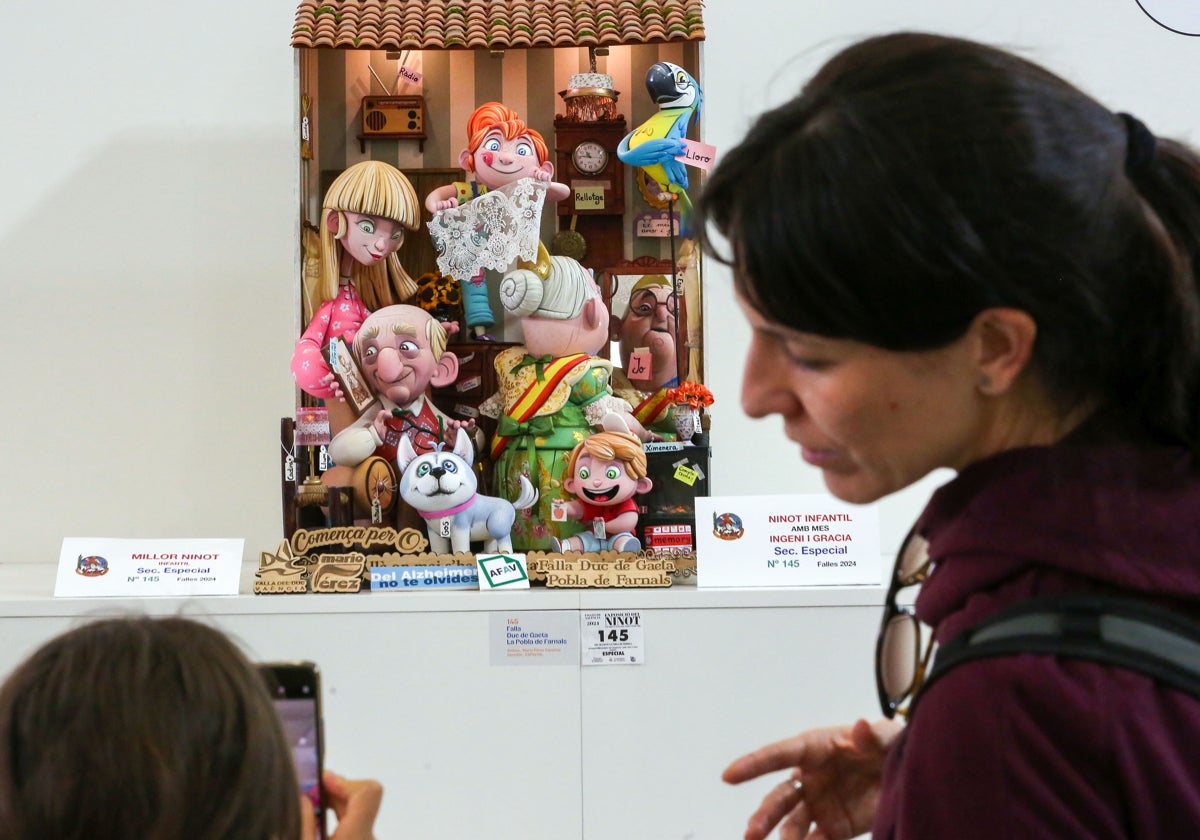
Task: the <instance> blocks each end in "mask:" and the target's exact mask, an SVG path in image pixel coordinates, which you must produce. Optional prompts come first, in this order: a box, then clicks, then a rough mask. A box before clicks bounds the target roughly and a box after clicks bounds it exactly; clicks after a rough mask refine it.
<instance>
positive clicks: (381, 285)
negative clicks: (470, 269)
mask: <svg viewBox="0 0 1200 840" xmlns="http://www.w3.org/2000/svg"><path fill="white" fill-rule="evenodd" d="M330 212H336V213H337V214H338V217H337V232H336V233H335V232H334V231H332V230H330V229H329V225H328V224H326V219H325V217H326V216H327V215H328V214H329V213H330ZM346 213H362V214H365V215H370V216H383V217H384V218H386V219H391V220H393V221H395V222H399V223H400V224H402V225H404V227H406V228H407V229H409V230H416V229H417V228H418V227H420V224H421V205H420V203H419V202H418V201H417V193H416V190H414V189H413V185H412V184H411V183H410V182H409V180H408V179H407V178H405V177H404V173H402V172H401V171H400V170H399V169H397V168H396V167H394V166H390V165H388V164H386V163H384V162H383V161H378V160H364V161H362V162H361V163H356V164H354V165H353V166H350V167H347V168H346V170H345V171H344V172H342V174H340V175H338V176H337V178H335V179H334V181H333V183H332V184H330V185H329V190H328V191H327V192H326V193H325V200H324V201H323V202H322V204H321V226H320V227H321V278H320V296H321V300H322V302H324V301H327V300H333V299H334V298H335V297H337V292H338V283H339V282H340V280H339V276H338V263H339V259H340V256H341V252H340V249H339V248H338V245H337V240H338V239H339V238H340V237H341V235H342V234H343V233H345V231H346V224H347V222H346V216H345V214H346ZM385 263H386V265H385ZM385 263H379V264H377V265H362V264H361V263H358V262H355V263H354V265H353V266H351V268H350V279H351V280H352V281H353V282H354V285H355V288H357V289H358V293H359V296H360V297H362V300H363V303H364V304H365V305H366V307H367V309H371V310H375V309H379V308H381V307H384V306H388V305H390V304H394V303H399V302H401V301H405V300H408V299H409V298H411V297H412V296H413V295H415V294H416V293H417V284H416V282H414V281H413V279H412V278H411V277H409V276H408V272H406V271H405V270H404V266H402V265H400V259H399V257H397V256H396V254H395V253H392V254H389V255H388V258H387V260H386V261H385ZM389 280H390V285H389Z"/></svg>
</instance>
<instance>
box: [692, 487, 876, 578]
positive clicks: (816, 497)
mask: <svg viewBox="0 0 1200 840" xmlns="http://www.w3.org/2000/svg"><path fill="white" fill-rule="evenodd" d="M696 570H697V573H698V575H697V579H696V583H697V585H698V586H714V587H715V586H853V585H879V584H881V583H882V582H883V564H882V562H881V560H880V553H879V509H878V507H877V506H875V505H851V504H847V503H846V502H842V501H839V500H838V499H835V498H834V497H833V496H829V495H826V494H824V493H812V494H804V495H794V496H700V497H697V498H696Z"/></svg>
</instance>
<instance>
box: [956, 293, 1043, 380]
mask: <svg viewBox="0 0 1200 840" xmlns="http://www.w3.org/2000/svg"><path fill="white" fill-rule="evenodd" d="M969 332H970V333H971V334H972V336H973V337H974V339H975V354H976V355H975V365H976V367H977V369H978V373H979V382H978V388H979V390H980V392H981V393H984V394H988V395H993V396H994V395H998V394H1003V393H1005V392H1007V391H1008V390H1009V388H1011V387H1012V384H1013V383H1014V382H1015V381H1016V379H1017V377H1018V376H1020V374H1021V372H1022V371H1023V370H1025V369H1026V368H1027V367H1029V360H1030V359H1031V358H1033V344H1034V341H1035V339H1036V338H1037V323H1036V322H1034V320H1033V316H1031V315H1030V314H1029V313H1028V312H1025V311H1024V310H1022V309H1012V308H1009V307H994V308H992V309H985V310H983V311H982V312H980V313H979V314H978V315H976V316H975V320H974V321H972V322H971V326H970V328H969Z"/></svg>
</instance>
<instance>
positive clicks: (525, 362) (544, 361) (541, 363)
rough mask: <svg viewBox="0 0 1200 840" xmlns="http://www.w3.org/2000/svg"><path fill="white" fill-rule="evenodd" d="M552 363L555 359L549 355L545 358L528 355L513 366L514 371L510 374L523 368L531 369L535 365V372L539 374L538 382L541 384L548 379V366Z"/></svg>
mask: <svg viewBox="0 0 1200 840" xmlns="http://www.w3.org/2000/svg"><path fill="white" fill-rule="evenodd" d="M552 361H554V357H553V356H551V355H550V354H549V353H547V354H546V355H544V356H531V355H529V354H528V353H526V354H525V356H524V357H523V358H522V359H521V361H519V362H517V363H516V364H515V365H513V368H512V370H511V371H509V372H510V373H516V372H517V371H519V370H520V369H521V368H523V367H529V366H530V365H533V370H534V373H536V374H537V378H538V382H541V381H543V380H544V379H545V378H546V365H548V364H550V363H551V362H552Z"/></svg>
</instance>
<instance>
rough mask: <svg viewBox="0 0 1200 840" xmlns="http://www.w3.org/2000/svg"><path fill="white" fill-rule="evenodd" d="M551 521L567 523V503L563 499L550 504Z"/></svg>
mask: <svg viewBox="0 0 1200 840" xmlns="http://www.w3.org/2000/svg"><path fill="white" fill-rule="evenodd" d="M550 519H551V521H553V522H566V521H567V503H566V502H564V501H563V500H562V499H555V500H553V501H552V502H550Z"/></svg>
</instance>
